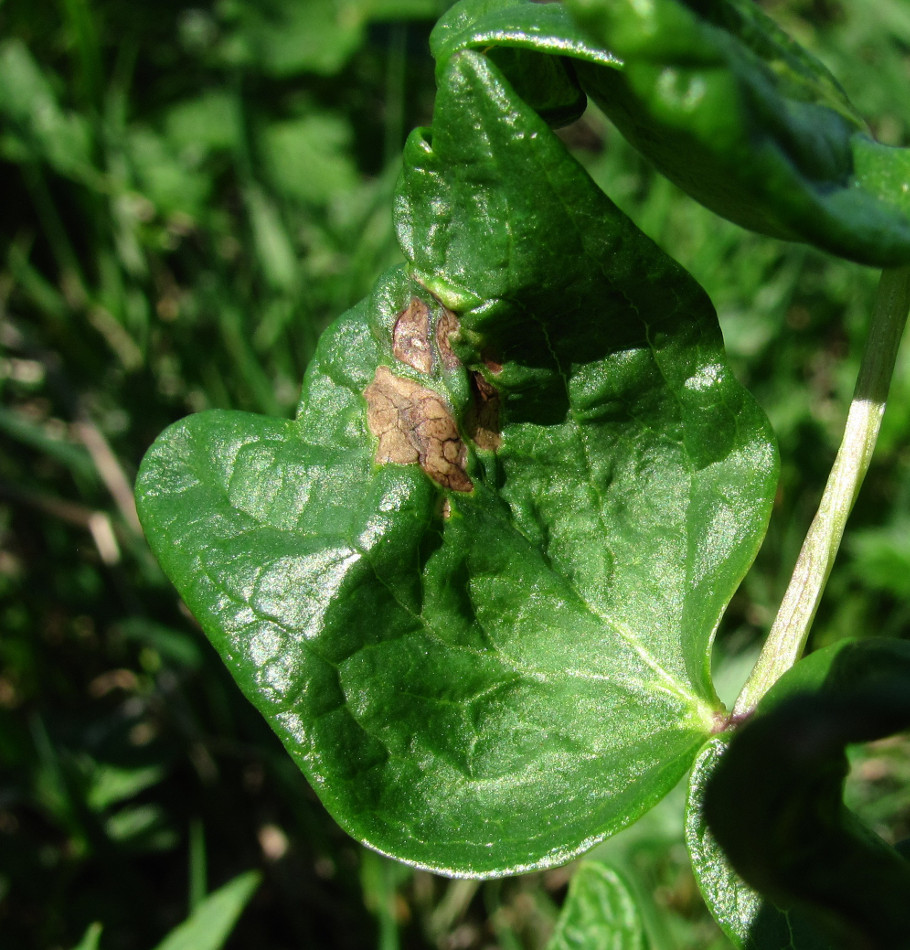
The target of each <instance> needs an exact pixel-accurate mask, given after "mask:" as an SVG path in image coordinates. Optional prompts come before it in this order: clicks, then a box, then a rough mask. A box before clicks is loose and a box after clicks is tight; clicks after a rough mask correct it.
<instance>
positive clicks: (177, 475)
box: [137, 53, 776, 874]
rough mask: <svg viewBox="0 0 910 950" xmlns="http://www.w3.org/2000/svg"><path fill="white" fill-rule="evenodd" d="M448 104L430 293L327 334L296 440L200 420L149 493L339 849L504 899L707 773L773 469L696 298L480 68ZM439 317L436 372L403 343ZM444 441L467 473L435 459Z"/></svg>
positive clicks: (221, 639) (431, 229)
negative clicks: (533, 875)
mask: <svg viewBox="0 0 910 950" xmlns="http://www.w3.org/2000/svg"><path fill="white" fill-rule="evenodd" d="M440 84H441V91H440V94H439V96H438V98H437V106H436V113H435V115H434V120H433V128H432V129H431V130H428V131H427V132H424V133H418V134H417V135H415V136H413V137H412V138H411V140H410V141H409V143H408V146H407V148H406V151H405V171H404V174H403V177H402V180H401V184H400V187H399V192H398V195H397V199H396V218H397V223H398V229H399V234H400V237H401V243H402V247H403V249H404V250H405V253H406V255H407V257H408V258H409V261H410V273H411V275H412V276H411V277H410V278H408V277H406V276H405V275H404V274H402V273H401V272H394V273H392V274H391V275H389V276H387V277H386V278H384V279H383V280H382V281H381V282H380V283H379V284H378V285H377V286H376V288H375V289H374V293H373V296H372V298H371V299H370V300H369V301H368V302H366V303H365V304H364V305H362V306H361V307H358V308H355V310H353V311H351V312H350V313H349V314H348V315H347V316H346V317H344V318H342V319H341V320H340V321H339V322H338V323H336V324H335V326H334V327H333V328H332V329H331V330H330V331H329V332H328V333H327V334H326V335H324V337H323V342H322V343H321V344H320V347H319V350H318V351H317V355H316V357H315V359H314V361H313V363H312V364H311V366H310V370H309V372H308V375H307V379H306V382H305V385H304V393H303V397H302V400H301V407H300V410H299V415H298V419H297V422H296V423H286V422H278V421H277V420H276V421H270V420H265V419H260V418H257V417H254V416H240V415H236V414H233V415H226V414H220V413H210V414H202V415H197V416H195V417H192V418H191V419H190V420H187V421H186V422H184V423H180V424H178V426H176V427H174V428H172V429H170V430H169V431H168V432H167V434H166V435H164V436H163V437H162V439H161V440H159V442H158V443H157V444H156V446H155V447H154V448H153V449H152V450H151V452H150V454H149V456H148V457H147V459H146V462H145V463H144V465H143V469H142V471H141V473H140V477H139V481H138V485H137V494H138V497H139V499H140V514H141V516H142V519H143V524H144V526H145V529H146V533H147V536H148V537H149V539H150V543H151V544H152V546H153V549H154V550H155V552H156V554H157V556H158V558H159V560H160V561H161V563H162V564H163V566H164V567H165V570H166V571H167V572H168V574H169V576H170V577H172V578H173V579H174V581H175V582H176V583H177V585H178V587H179V589H180V590H181V593H182V595H183V597H184V599H185V600H186V602H187V603H188V604H189V606H190V608H191V609H192V610H193V612H194V614H195V615H196V616H197V617H198V618H199V619H200V621H201V622H202V624H203V626H204V627H205V629H206V631H207V633H208V635H209V637H210V638H211V639H212V641H213V643H214V644H215V645H216V647H217V648H218V649H219V651H220V652H221V653H222V655H223V656H224V657H225V659H226V660H227V662H228V664H229V665H230V667H231V669H232V671H233V672H234V675H235V676H236V677H237V679H238V682H239V683H241V685H242V686H243V688H244V690H245V692H246V693H247V695H248V696H249V697H250V699H251V700H252V701H253V702H254V703H255V704H256V705H257V706H258V707H259V708H260V709H261V710H262V711H263V712H264V713H265V715H266V716H267V717H268V718H269V719H270V721H271V722H272V723H273V725H274V727H275V728H276V731H278V733H279V735H280V736H281V738H282V740H283V741H284V742H285V745H286V746H287V747H288V748H289V750H290V751H291V753H292V754H293V755H294V756H295V758H296V759H297V760H298V761H299V762H300V764H301V766H302V767H303V768H304V769H305V771H306V772H307V774H308V776H309V777H310V780H311V781H312V782H313V784H314V786H315V787H317V788H318V789H319V790H320V794H321V795H322V796H323V798H324V800H325V801H326V803H327V805H328V807H329V808H330V810H331V811H332V812H333V813H334V814H335V816H336V817H337V818H338V819H339V821H340V822H341V823H342V824H343V825H344V826H345V827H346V828H347V829H348V830H349V831H350V832H351V833H352V834H353V835H354V836H356V837H358V838H360V839H362V840H365V841H367V842H368V843H370V844H371V845H373V846H374V847H376V848H377V849H378V850H380V851H382V852H385V853H391V854H394V855H395V856H397V857H399V858H403V859H405V860H408V861H411V862H414V863H416V864H420V865H423V866H428V867H432V868H437V869H444V870H448V871H450V872H452V871H455V872H458V873H462V874H464V873H470V874H491V873H495V874H499V873H503V872H514V871H516V870H520V869H527V868H530V867H535V866H546V865H550V864H553V863H561V862H564V861H565V860H566V859H567V858H568V857H570V856H571V855H573V854H575V853H577V852H578V851H580V850H583V849H586V848H588V847H590V846H591V844H592V843H594V842H595V841H596V840H598V839H600V838H602V837H604V836H605V835H607V834H610V833H612V832H614V831H616V830H618V828H620V827H622V826H623V825H625V824H627V823H628V822H629V821H631V820H633V819H634V818H635V817H637V816H638V815H639V814H640V813H641V812H642V811H643V810H645V809H646V808H647V807H649V806H650V805H651V804H653V803H654V802H655V801H656V800H657V799H658V798H660V797H661V796H662V795H663V794H665V793H666V792H667V791H668V790H669V789H670V788H671V787H672V786H673V785H674V784H675V783H676V782H677V781H678V779H679V778H680V777H681V775H682V773H683V772H684V771H685V769H686V768H687V767H688V765H689V764H690V763H691V760H692V758H693V756H694V754H695V751H696V750H697V748H698V746H699V745H700V744H701V743H702V742H703V741H704V738H705V736H706V735H707V734H708V733H709V732H710V731H711V729H712V728H713V725H714V720H713V713H714V711H715V710H716V703H715V700H714V697H713V691H712V689H711V686H710V682H709V677H708V662H709V649H710V643H711V636H712V634H713V631H714V630H715V629H716V627H717V623H718V619H719V615H720V612H721V611H722V609H723V606H724V604H725V603H726V601H727V600H728V599H729V597H730V595H731V594H732V592H733V590H734V589H735V587H736V586H737V584H738V583H739V580H740V579H741V577H742V575H743V574H744V572H745V570H746V568H747V566H748V564H749V563H750V561H751V559H752V557H753V556H754V552H755V549H756V547H757V540H758V538H759V537H760V535H761V532H762V530H763V528H764V526H765V521H766V518H767V513H768V506H769V504H770V501H771V498H772V495H773V491H774V485H775V479H776V460H775V456H774V452H773V447H772V443H771V440H770V436H769V433H768V432H767V428H766V425H765V422H764V420H763V418H762V417H761V414H760V413H759V411H758V410H757V408H756V407H755V405H754V404H753V403H752V402H751V400H750V399H749V398H748V397H747V396H746V394H745V393H744V392H743V391H742V390H741V389H740V387H739V386H738V384H737V383H736V382H735V381H734V380H733V378H732V376H731V375H730V374H729V372H728V371H727V370H726V368H725V366H724V360H723V353H722V349H721V342H720V338H719V334H718V332H717V326H716V323H715V320H714V315H713V313H712V312H711V309H710V305H709V304H708V302H707V300H706V298H705V297H704V296H703V294H702V293H701V291H700V290H699V289H698V288H697V287H696V286H695V285H694V284H693V283H692V282H691V281H689V280H688V278H687V277H686V276H685V275H684V274H683V273H682V272H681V271H679V270H678V268H676V267H675V266H673V265H672V264H671V262H670V261H669V260H667V259H666V258H665V257H664V256H663V255H662V254H661V253H660V252H659V251H658V250H657V248H656V247H654V246H653V245H652V244H651V243H650V242H649V241H647V239H645V238H644V237H643V236H641V235H640V234H639V233H638V232H637V231H636V230H635V229H634V227H633V226H632V225H631V222H629V221H628V220H627V219H625V218H624V217H623V216H622V215H620V214H619V212H618V211H617V210H616V209H615V208H614V207H613V206H612V205H611V204H610V202H609V201H608V200H607V199H606V198H605V197H604V196H603V195H602V194H601V193H600V192H599V190H597V189H596V187H595V186H594V185H593V184H592V183H591V182H590V180H589V179H588V178H587V176H586V175H584V174H583V172H582V171H581V169H580V168H579V167H578V166H577V164H576V163H575V162H574V160H573V159H572V158H571V157H570V156H569V155H567V154H566V152H565V150H564V148H563V146H562V145H561V143H559V141H558V140H557V139H556V138H555V136H553V135H552V133H550V132H549V130H548V129H547V127H546V125H545V124H544V123H543V122H542V121H541V120H540V119H539V118H537V116H536V114H535V113H534V112H533V111H531V110H530V109H528V108H527V107H526V106H524V105H523V104H522V102H521V100H519V99H518V98H517V97H516V96H515V95H514V93H512V92H511V90H510V88H509V87H508V85H507V84H506V83H505V82H504V80H502V79H501V77H500V76H499V75H498V73H497V72H496V71H495V69H494V68H493V67H491V66H489V65H488V64H487V62H486V60H485V59H483V58H482V57H480V56H478V55H477V54H468V53H462V54H461V55H459V56H458V57H457V58H453V59H452V61H451V66H450V68H449V70H448V71H447V73H446V74H445V76H444V77H443V78H442V79H441V82H440ZM504 117H508V118H507V119H506V118H504ZM431 142H432V144H431ZM497 169H503V170H505V171H504V172H503V173H500V174H497V173H496V172H497ZM440 209H443V210H442V211H440ZM423 288H426V290H429V292H430V293H431V294H432V295H433V298H428V299H426V300H425V301H424V302H423V305H422V306H423V307H424V308H425V312H426V313H428V314H429V313H432V317H431V319H430V322H429V324H428V326H425V327H424V328H423V330H422V331H417V330H414V331H413V332H414V333H420V332H422V339H421V340H420V341H419V342H420V345H421V346H422V347H424V348H428V349H423V350H421V351H420V352H421V353H426V355H427V356H429V355H430V353H432V358H431V359H428V360H427V361H426V364H425V365H424V366H423V367H421V366H420V365H419V361H418V360H416V359H414V358H413V357H412V356H410V355H409V354H408V353H402V352H401V349H400V348H399V344H398V342H397V334H398V333H399V332H400V327H401V322H402V320H404V319H405V318H406V317H408V316H409V315H410V313H411V310H410V309H409V301H411V300H417V299H418V298H419V295H421V294H424V293H425V291H424V289H423ZM434 299H435V300H436V301H439V302H440V303H441V305H442V306H441V307H440V306H437V305H436V304H434ZM668 301H672V303H668ZM411 306H412V307H413V305H411ZM446 307H449V308H452V309H453V310H455V311H456V312H457V314H458V320H459V323H460V330H459V331H458V335H457V336H455V337H454V340H453V342H454V345H455V347H456V350H457V357H456V355H455V354H454V353H451V352H447V350H446V346H447V344H446V341H443V340H442V338H441V336H440V327H441V326H442V327H444V326H445V325H444V324H443V322H442V321H443V320H444V319H445V315H446V313H447V311H446V310H445V308H446ZM597 311H600V312H599V313H598V312H597ZM595 314H596V316H595ZM425 319H426V318H425ZM408 332H409V333H410V332H412V331H411V330H408ZM393 341H395V342H394V343H393ZM409 360H410V362H409ZM494 364H495V368H494V369H490V368H489V367H490V366H492V365H494ZM389 366H391V367H394V373H398V374H400V375H394V374H393V372H390V371H389V369H388V367H389ZM380 381H381V385H382V387H384V388H382V389H380V388H379V387H380ZM434 384H435V388H434V389H428V388H426V387H427V386H431V385H434ZM481 386H482V387H484V388H482V389H481V388H479V387H481ZM440 397H442V398H440ZM396 400H397V401H398V402H399V403H401V402H402V401H408V405H409V406H410V407H411V408H408V409H407V410H405V412H407V413H410V415H402V416H401V418H400V419H396V421H395V422H394V428H393V433H392V434H394V436H395V437H396V438H398V439H403V438H410V439H411V442H412V443H413V446H414V448H415V449H416V451H415V456H414V458H413V462H414V463H417V461H418V456H419V466H418V465H417V464H412V465H410V466H408V465H391V466H386V465H384V464H379V465H376V464H375V463H374V455H375V454H376V452H377V448H376V446H375V444H374V440H373V438H372V436H371V433H372V434H373V435H376V434H379V436H380V441H379V448H378V452H379V453H380V457H378V458H377V459H376V461H379V462H380V463H382V462H385V461H392V462H402V461H403V458H399V457H398V456H395V457H393V458H391V459H390V458H386V457H382V453H384V452H386V451H387V450H386V449H385V448H384V447H383V446H384V442H383V438H385V436H386V433H385V431H383V432H381V433H377V429H376V423H375V421H374V419H373V414H374V413H378V412H379V411H380V410H382V411H384V412H388V409H387V407H388V406H389V405H392V404H394V403H395V401H396ZM443 400H444V401H443ZM479 401H482V402H483V403H484V406H486V407H487V409H489V407H490V406H491V405H493V403H494V402H495V404H496V409H495V414H496V416H497V418H495V419H492V420H490V421H489V422H484V421H483V420H481V421H479V422H478V421H477V420H478V418H479V415H480V412H481V410H482V409H483V406H480V405H479ZM449 406H450V407H451V410H449V409H448V408H447V407H449ZM448 412H451V414H452V416H451V417H449V416H446V418H447V421H448V423H449V427H450V430H451V431H449V429H447V430H446V432H445V433H443V434H442V435H441V436H440V435H437V436H435V437H428V438H427V440H426V442H424V441H421V438H423V437H422V436H421V435H420V433H421V431H422V429H426V428H428V427H429V426H430V425H431V422H432V421H433V420H436V421H437V422H438V421H439V419H440V415H441V414H443V413H446V414H447V413H448ZM452 417H454V420H457V423H456V422H454V421H453V419H452ZM390 437H391V436H390ZM434 438H435V440H436V441H437V442H438V441H439V440H440V439H447V440H448V441H449V442H450V443H452V444H454V443H455V442H456V441H457V442H458V443H459V444H461V445H462V447H463V450H464V451H465V452H466V454H465V458H464V460H463V461H461V462H458V463H454V464H453V463H452V462H451V461H450V462H449V463H448V464H440V463H439V462H438V461H434V459H435V458H436V455H435V453H436V452H437V449H436V448H435V445H434V442H433V439H434ZM462 440H463V441H462ZM466 447H469V448H466ZM440 458H441V453H440ZM459 466H460V467H459ZM744 483H746V484H744ZM441 489H442V490H441ZM595 538H596V539H597V540H596V544H595V543H592V541H593V539H595ZM720 552H723V556H721V555H720ZM529 591H530V592H532V593H531V594H530V595H529V594H528V592H529ZM377 617H380V618H381V624H380V625H378V626H377V623H376V618H377Z"/></svg>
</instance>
